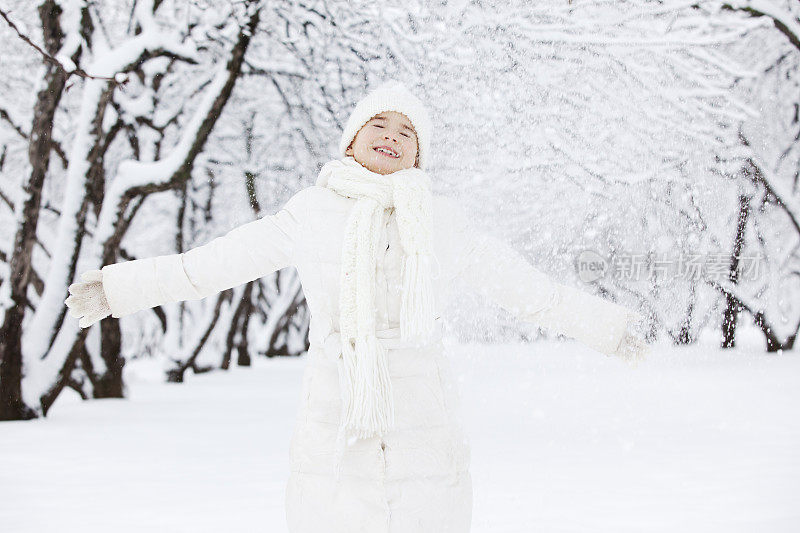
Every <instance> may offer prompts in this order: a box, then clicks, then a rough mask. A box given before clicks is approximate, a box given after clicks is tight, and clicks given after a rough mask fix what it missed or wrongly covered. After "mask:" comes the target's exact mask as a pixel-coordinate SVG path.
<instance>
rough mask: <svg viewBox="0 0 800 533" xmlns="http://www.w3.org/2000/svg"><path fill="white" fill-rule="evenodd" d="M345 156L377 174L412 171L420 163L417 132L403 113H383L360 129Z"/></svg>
mask: <svg viewBox="0 0 800 533" xmlns="http://www.w3.org/2000/svg"><path fill="white" fill-rule="evenodd" d="M345 154H346V155H349V156H352V157H353V159H355V160H356V161H358V162H359V163H360V164H361V166H363V167H366V168H367V169H368V170H371V171H372V172H376V173H378V174H391V173H392V172H396V171H398V170H403V169H405V168H411V167H413V166H416V162H417V132H416V131H415V130H414V127H413V126H412V125H411V121H410V120H408V118H407V117H406V116H405V115H403V114H402V113H398V112H396V111H384V112H383V113H378V114H377V115H375V116H374V117H372V118H371V119H369V120H368V121H367V123H366V124H364V125H363V126H361V129H360V130H358V133H357V134H356V136H355V138H354V139H353V142H352V143H350V146H349V147H348V148H347V150H345Z"/></svg>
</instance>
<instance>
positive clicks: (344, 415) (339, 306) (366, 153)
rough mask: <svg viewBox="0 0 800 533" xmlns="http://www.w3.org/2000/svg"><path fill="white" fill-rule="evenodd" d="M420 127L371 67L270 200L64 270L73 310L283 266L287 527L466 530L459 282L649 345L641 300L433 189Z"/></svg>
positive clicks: (558, 319)
mask: <svg viewBox="0 0 800 533" xmlns="http://www.w3.org/2000/svg"><path fill="white" fill-rule="evenodd" d="M431 133H432V127H431V123H430V120H429V118H428V114H427V112H426V110H425V108H424V106H423V104H422V102H420V101H419V100H418V99H417V98H416V97H414V96H413V95H412V94H410V93H409V92H408V91H407V90H406V89H405V88H404V86H403V85H401V84H399V83H396V82H388V83H385V84H383V85H382V86H380V87H379V88H378V89H376V90H375V91H373V92H372V93H370V94H369V95H367V96H366V97H365V98H364V99H363V100H362V101H361V102H359V103H358V105H357V106H356V108H355V110H354V111H353V113H352V115H351V116H350V118H349V120H348V122H347V125H346V127H345V130H344V133H343V135H342V139H341V142H340V144H339V157H341V159H335V160H332V161H330V162H328V163H326V164H325V165H324V166H323V167H322V170H321V172H320V174H319V177H318V178H317V181H316V184H315V185H314V186H312V187H308V188H306V189H303V190H301V191H299V192H297V193H296V194H295V195H294V196H292V197H291V198H290V199H289V201H288V202H287V203H286V204H285V205H284V207H283V208H282V209H281V210H280V211H278V212H277V213H276V214H274V215H272V216H267V217H263V218H261V219H259V220H256V221H253V222H250V223H247V224H244V225H242V226H240V227H238V228H236V229H234V230H232V231H230V232H229V233H227V234H226V235H224V236H223V237H219V238H216V239H214V240H212V241H211V242H209V243H208V244H206V245H204V246H200V247H198V248H195V249H192V250H189V251H188V252H185V253H182V254H173V255H165V256H159V257H153V258H147V259H138V260H136V261H128V262H123V263H117V264H113V265H106V266H104V267H103V268H102V270H94V271H89V272H86V273H84V275H83V276H82V278H83V280H84V283H75V284H73V285H71V286H70V287H69V291H70V294H71V296H69V297H68V298H67V300H66V304H67V306H69V307H70V313H71V314H72V315H73V316H76V317H79V318H80V322H79V324H80V326H81V327H88V326H89V325H91V324H92V323H94V322H96V321H97V320H100V319H101V318H104V317H106V316H108V315H109V314H110V315H111V316H112V317H114V318H120V317H123V316H126V315H129V314H131V313H134V312H136V311H138V310H141V309H147V308H151V307H154V306H158V305H163V304H166V303H169V302H176V301H181V300H194V299H199V298H203V297H206V296H209V295H211V294H215V293H217V292H219V291H222V290H225V289H228V288H230V287H234V286H236V285H240V284H243V283H246V282H248V281H251V280H254V279H257V278H259V277H261V276H264V275H266V274H268V273H271V272H274V271H276V270H279V269H281V268H284V267H287V266H290V265H291V266H294V267H296V268H297V271H298V274H299V276H300V279H301V282H302V286H303V292H304V294H305V297H306V302H307V304H308V306H309V309H310V312H311V324H310V328H309V340H310V348H309V351H308V359H309V361H308V363H307V366H306V370H305V374H304V381H303V390H302V396H301V409H300V412H299V414H298V417H297V421H296V425H295V429H294V434H293V437H292V442H291V449H290V456H291V474H290V476H289V480H288V483H287V485H286V518H287V521H288V524H289V531H291V532H292V533H312V532H313V533H319V532H321V531H325V532H347V533H354V532H359V531H363V532H369V533H379V532H404V533H408V532H416V533H422V532H436V533H445V532H454V533H456V532H457V533H465V532H468V531H469V529H470V522H471V516H472V481H471V477H470V473H469V462H470V449H469V445H468V443H467V441H466V439H465V438H464V435H463V433H462V427H461V424H460V422H459V421H458V411H459V407H458V404H459V400H458V396H457V394H456V393H455V392H454V391H455V389H454V388H453V387H452V384H451V381H450V379H449V377H448V368H447V365H446V360H445V358H444V353H443V352H444V350H443V344H442V316H441V314H440V310H441V309H443V308H444V306H445V304H446V301H447V297H448V293H449V291H450V290H451V289H452V288H454V285H455V282H456V281H458V282H460V283H466V285H467V287H471V288H472V289H473V290H476V291H479V292H480V293H482V294H484V295H485V296H486V297H488V298H490V299H491V300H493V301H495V302H497V303H498V304H500V305H501V306H503V307H504V308H506V309H507V310H509V311H511V312H512V313H514V314H515V315H516V316H517V317H518V318H519V319H521V320H526V321H530V322H534V323H536V324H539V325H541V326H543V327H545V328H548V329H549V330H550V331H551V332H553V333H562V334H564V335H567V336H570V337H574V338H576V339H578V340H579V341H581V342H583V343H585V344H586V345H588V346H590V347H592V348H595V349H596V350H598V351H600V352H602V353H605V354H607V355H612V354H614V355H619V356H621V357H623V358H625V359H626V360H638V359H640V358H641V357H642V356H643V355H644V354H645V353H646V351H647V347H646V345H645V344H644V342H643V341H642V339H641V338H640V336H639V335H638V334H637V333H635V331H636V329H635V327H636V326H637V325H638V324H639V322H640V317H639V316H638V315H636V314H635V313H633V312H631V311H628V310H627V309H625V308H624V307H621V306H619V305H616V304H614V303H612V302H609V301H606V300H604V299H601V298H598V297H596V296H593V295H590V294H588V293H584V292H582V291H579V290H577V289H573V288H571V287H569V286H566V285H561V284H558V283H555V282H553V281H552V280H550V279H549V278H548V277H546V276H545V275H544V274H542V273H541V272H539V271H538V270H536V269H534V268H533V267H532V266H531V265H530V264H529V263H528V262H527V261H525V260H524V259H523V258H522V256H521V255H519V254H518V253H517V252H515V251H514V250H513V249H511V248H510V247H509V246H508V245H506V244H505V243H503V242H501V241H499V240H497V239H494V238H492V237H490V236H489V235H488V234H486V233H484V232H481V231H478V230H477V228H474V227H472V226H471V225H470V223H469V222H468V220H467V216H466V213H465V211H464V209H463V208H462V207H461V206H460V205H459V204H458V203H457V202H455V201H453V200H452V199H449V198H447V197H444V196H439V195H436V194H432V193H431V191H430V185H431V184H430V179H429V177H428V175H427V174H426V172H425V171H424V170H423V169H425V165H426V162H427V160H428V156H429V149H430V148H429V147H430V138H431Z"/></svg>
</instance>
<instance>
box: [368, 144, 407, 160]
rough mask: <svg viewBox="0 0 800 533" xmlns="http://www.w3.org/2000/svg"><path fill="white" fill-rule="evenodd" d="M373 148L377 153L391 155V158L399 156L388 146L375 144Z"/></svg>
mask: <svg viewBox="0 0 800 533" xmlns="http://www.w3.org/2000/svg"><path fill="white" fill-rule="evenodd" d="M373 150H375V151H376V152H378V153H379V154H383V155H385V156H386V157H391V158H392V159H399V158H400V154H398V153H397V152H395V151H394V150H392V149H391V148H389V147H388V146H376V147H375V148H373Z"/></svg>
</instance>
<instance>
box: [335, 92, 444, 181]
mask: <svg viewBox="0 0 800 533" xmlns="http://www.w3.org/2000/svg"><path fill="white" fill-rule="evenodd" d="M384 111H397V112H398V113H402V114H404V115H405V116H407V117H408V120H410V121H411V125H412V126H414V129H415V130H416V132H417V143H418V145H419V147H418V151H419V153H418V154H417V157H418V158H419V168H421V169H424V168H425V161H426V157H427V155H428V147H429V146H430V142H431V130H432V126H431V120H430V117H429V116H428V111H427V110H426V109H425V105H424V104H423V103H422V101H421V100H420V99H419V98H417V97H416V96H414V95H413V94H411V92H409V90H408V89H406V88H405V86H404V85H403V84H402V83H400V82H397V81H394V80H389V81H386V82H384V83H382V84H381V85H380V86H378V87H377V88H376V89H374V90H373V91H372V92H370V93H369V94H368V95H367V96H365V97H364V98H363V99H362V100H361V101H360V102H359V103H358V104H357V105H356V108H355V109H354V110H353V113H352V114H351V115H350V118H349V119H348V120H347V124H346V125H345V127H344V132H342V140H341V141H340V142H339V156H340V157H345V156H346V155H347V154H345V150H347V147H348V146H350V143H351V142H352V141H353V139H354V138H355V136H356V134H357V133H358V130H360V129H361V126H363V125H364V124H366V123H367V121H368V120H369V119H371V118H372V117H374V116H375V115H377V114H378V113H382V112H384Z"/></svg>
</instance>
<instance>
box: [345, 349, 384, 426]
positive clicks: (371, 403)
mask: <svg viewBox="0 0 800 533" xmlns="http://www.w3.org/2000/svg"><path fill="white" fill-rule="evenodd" d="M343 352H348V353H346V354H345V353H343V368H344V372H343V376H342V377H343V378H344V380H345V382H344V389H345V390H346V391H348V392H349V394H348V395H347V396H348V397H347V398H346V399H347V401H346V402H345V404H344V413H343V414H344V426H345V428H347V430H348V432H349V433H350V434H351V435H354V436H356V437H359V438H369V437H372V436H374V435H376V434H383V433H385V432H386V431H388V430H389V429H390V428H391V427H392V426H393V425H394V405H393V402H392V382H391V379H390V378H389V364H388V360H387V357H386V348H385V347H384V346H383V344H381V343H380V342H378V339H377V337H376V336H375V335H367V336H366V337H364V338H361V339H356V341H355V347H353V346H345V347H344V348H343Z"/></svg>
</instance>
